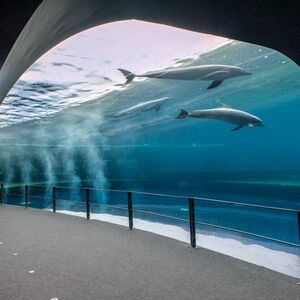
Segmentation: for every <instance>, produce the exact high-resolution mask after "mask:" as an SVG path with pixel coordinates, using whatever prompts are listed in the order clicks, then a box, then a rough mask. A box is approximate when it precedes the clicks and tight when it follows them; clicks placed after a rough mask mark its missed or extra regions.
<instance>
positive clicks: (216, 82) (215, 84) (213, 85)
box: [207, 80, 223, 90]
mask: <svg viewBox="0 0 300 300" xmlns="http://www.w3.org/2000/svg"><path fill="white" fill-rule="evenodd" d="M222 82H223V80H214V81H213V82H212V83H211V85H210V86H209V87H208V88H207V89H208V90H210V89H213V88H215V87H217V86H219V85H220V84H221V83H222Z"/></svg>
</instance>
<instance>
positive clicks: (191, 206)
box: [0, 183, 300, 248]
mask: <svg viewBox="0 0 300 300" xmlns="http://www.w3.org/2000/svg"><path fill="white" fill-rule="evenodd" d="M21 187H22V188H23V189H24V193H23V194H8V196H19V197H24V207H25V208H28V207H29V196H30V195H29V188H30V187H42V188H47V189H49V188H50V189H52V192H51V194H52V195H51V198H52V211H53V213H56V211H57V200H70V201H72V199H58V198H57V191H58V190H62V189H67V190H74V189H76V190H80V191H84V194H85V196H84V199H81V201H72V202H81V203H84V204H85V211H86V219H87V220H89V219H90V214H91V201H90V199H91V196H90V192H91V191H100V192H111V193H124V194H127V208H124V207H120V206H114V205H108V204H103V203H94V204H98V205H103V206H106V207H109V208H116V209H123V210H127V214H128V227H129V229H130V230H132V229H133V226H134V223H133V213H134V211H136V212H140V213H146V214H149V215H154V216H161V217H167V218H171V219H173V220H178V221H188V222H189V229H190V244H191V246H192V247H193V248H195V247H196V224H199V225H203V226H208V227H212V228H218V229H221V230H227V231H231V232H235V233H239V234H243V235H247V236H252V237H257V238H261V239H266V240H269V241H274V242H279V243H283V244H286V245H290V246H296V247H300V211H299V210H296V209H290V208H281V207H272V206H264V205H257V204H249V203H242V202H234V201H226V200H219V199H210V198H203V197H187V196H178V195H169V194H160V193H148V192H140V191H127V190H113V189H95V188H83V187H81V188H78V187H77V188H74V187H68V186H52V187H49V186H48V185H41V184H31V185H28V184H24V185H21ZM4 190H5V189H4V184H3V183H0V205H3V203H4ZM133 195H145V196H147V195H149V196H156V197H168V198H174V199H184V200H186V201H187V204H188V216H189V218H188V219H183V218H179V217H174V216H170V215H165V214H161V213H157V212H150V211H145V210H141V209H133V201H132V198H133ZM31 197H39V196H36V195H35V196H31ZM40 198H44V197H40ZM195 200H196V201H197V200H201V201H206V202H210V203H219V204H226V205H230V206H239V207H246V208H256V209H261V210H270V211H272V210H273V211H279V212H287V213H293V214H295V215H296V218H297V227H298V228H297V231H298V243H292V242H289V241H285V240H281V239H276V238H273V237H269V236H265V235H260V234H257V233H253V232H248V231H243V230H239V229H236V228H232V227H226V226H221V225H217V224H211V223H206V222H199V221H196V218H195Z"/></svg>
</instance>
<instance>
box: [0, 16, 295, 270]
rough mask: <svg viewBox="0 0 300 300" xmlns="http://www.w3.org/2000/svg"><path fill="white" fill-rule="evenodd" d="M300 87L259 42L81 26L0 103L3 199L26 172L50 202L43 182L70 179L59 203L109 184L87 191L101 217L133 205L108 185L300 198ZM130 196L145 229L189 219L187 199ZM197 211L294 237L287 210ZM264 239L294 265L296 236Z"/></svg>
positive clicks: (286, 203)
mask: <svg viewBox="0 0 300 300" xmlns="http://www.w3.org/2000/svg"><path fill="white" fill-rule="evenodd" d="M119 69H121V70H119ZM244 75H246V76H244ZM299 87H300V69H299V66H298V65H296V64H295V63H294V62H293V61H291V60H290V59H289V58H287V57H286V56H284V55H282V54H281V53H279V52H277V51H275V50H272V49H268V48H265V47H262V46H259V45H254V44H249V43H244V42H240V41H235V40H230V39H226V38H223V37H217V36H212V35H207V34H202V33H197V32H191V31H187V30H182V29H178V28H174V27H169V26H165V25H160V24H153V23H147V22H143V21H137V20H130V21H120V22H114V23H109V24H105V25H101V26H97V27H94V28H91V29H88V30H86V31H83V32H81V33H79V34H76V35H74V36H73V37H71V38H68V39H67V40H65V41H63V42H61V43H60V44H58V45H57V46H55V47H54V48H52V49H51V50H49V51H48V52H47V53H46V54H44V55H43V56H42V57H41V58H40V59H38V60H37V61H36V62H35V63H34V64H33V65H32V66H31V67H30V68H29V69H28V70H27V71H26V72H25V73H24V74H23V75H22V77H21V78H20V79H19V81H18V82H17V83H16V84H15V85H14V87H13V88H12V89H11V91H10V92H9V94H8V95H7V97H6V98H5V100H4V102H3V104H2V105H1V106H0V113H1V116H0V126H1V130H0V138H1V145H0V147H1V157H0V168H1V174H0V179H1V181H2V182H4V184H5V201H6V202H7V203H10V204H20V205H21V204H22V203H23V202H24V200H23V193H24V191H23V185H24V184H41V185H43V186H41V187H38V186H36V187H32V188H31V190H30V193H31V196H30V205H31V206H32V207H39V208H48V207H50V206H51V189H50V188H51V187H52V186H54V185H57V186H67V187H72V190H69V189H68V190H63V189H61V190H60V191H59V192H58V200H59V199H60V201H58V204H57V205H58V209H60V210H64V211H73V212H77V213H80V212H84V209H85V207H84V205H83V204H82V203H81V202H80V199H81V197H82V195H81V192H80V190H79V188H80V187H91V188H94V189H103V190H101V191H98V192H96V191H94V192H92V194H91V202H92V213H94V214H95V215H96V214H99V215H101V214H102V217H103V218H104V216H105V218H106V219H105V220H109V219H110V220H113V218H114V217H116V216H121V217H122V216H125V215H126V214H127V212H126V211H124V210H122V209H117V208H115V206H117V207H125V206H126V205H127V204H126V203H127V202H126V201H127V198H126V195H125V194H124V193H118V192H109V191H106V190H109V189H110V190H126V191H139V192H149V193H160V194H169V195H176V196H186V197H187V198H188V197H189V196H195V197H203V198H209V199H219V200H227V201H232V202H237V203H248V204H257V205H262V206H271V207H279V208H285V209H291V210H295V211H297V210H298V211H299V210H300V198H299V193H300V139H299V133H298V132H299V129H300V123H299V110H300V102H299V99H300V89H299ZM47 187H48V188H47ZM20 195H21V196H22V197H21V196H20ZM100 204H103V206H101V205H100ZM105 205H108V206H105ZM109 205H112V206H113V207H111V206H109ZM133 205H134V207H135V208H138V209H140V212H138V211H137V212H136V213H135V215H134V217H135V218H136V219H138V220H144V221H147V222H149V223H148V225H147V226H148V228H149V230H151V228H155V226H156V225H155V224H167V225H172V226H173V229H174V228H177V229H178V228H180V229H183V230H185V229H186V228H187V227H188V223H186V222H184V221H182V222H181V221H180V219H181V218H182V219H187V218H188V209H187V205H188V204H187V201H186V200H184V199H183V198H167V197H162V196H161V197H160V196H157V195H156V196H153V195H152V196H151V195H146V194H134V195H133ZM143 211H149V212H153V213H157V214H152V215H148V214H146V213H143ZM160 214H164V215H169V216H173V217H176V218H178V219H168V218H165V217H163V216H160ZM109 216H110V217H109ZM196 219H197V220H198V221H201V222H203V223H209V224H215V225H219V226H224V227H230V228H234V229H236V230H242V231H247V232H252V233H255V234H257V235H264V236H268V237H271V238H274V239H279V240H283V241H286V242H288V243H291V244H299V233H298V225H297V213H294V212H292V211H277V210H264V209H257V208H251V207H242V206H240V205H238V204H237V205H227V204H226V203H218V202H208V201H205V200H199V201H196ZM115 220H116V219H115ZM197 231H198V232H201V233H202V236H205V235H206V236H207V237H214V238H215V239H217V237H220V238H228V239H229V238H230V239H236V240H238V239H242V235H239V234H236V235H235V236H233V235H229V233H228V232H227V231H226V230H221V229H217V228H211V227H206V226H205V225H202V226H200V225H197ZM176 232H177V231H175V233H174V234H175V235H176V234H177V233H176ZM178 234H179V233H178ZM170 236H171V235H170ZM173 237H174V235H173ZM175 238H176V236H175ZM200 241H201V238H200ZM256 242H257V243H259V242H262V241H261V239H260V238H255V237H252V238H251V242H249V241H248V242H247V243H248V244H250V243H254V244H255V243H256ZM211 243H213V242H211ZM215 243H218V242H217V240H216V241H215ZM263 243H264V246H265V247H270V248H272V249H274V248H276V249H279V248H280V247H282V248H280V251H282V249H284V252H285V253H291V254H293V255H294V256H293V257H294V258H293V259H294V260H293V264H294V266H295V269H296V268H298V267H299V265H300V263H299V250H298V248H297V247H293V246H287V245H286V246H284V245H282V246H279V245H277V244H276V243H274V242H267V241H264V242H263ZM203 246H205V245H203ZM208 247H209V246H208ZM228 247H229V246H228ZM278 247H279V248H278ZM214 249H219V248H218V246H216V248H214ZM219 250H220V249H219ZM228 253H229V254H230V251H229V252H228ZM295 257H296V258H295ZM286 264H288V263H286ZM295 272H296V271H295ZM298 272H299V271H298Z"/></svg>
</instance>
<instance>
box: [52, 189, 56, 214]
mask: <svg viewBox="0 0 300 300" xmlns="http://www.w3.org/2000/svg"><path fill="white" fill-rule="evenodd" d="M52 209H53V212H54V213H56V187H55V186H54V187H53V188H52Z"/></svg>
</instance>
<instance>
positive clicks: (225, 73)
mask: <svg viewBox="0 0 300 300" xmlns="http://www.w3.org/2000/svg"><path fill="white" fill-rule="evenodd" d="M118 70H119V71H120V72H122V73H123V75H124V76H125V78H126V82H125V84H127V83H129V82H130V81H132V80H133V79H134V78H135V77H148V78H160V79H178V80H205V81H212V83H211V84H210V85H209V87H208V88H207V89H213V88H215V87H217V86H219V85H220V84H221V83H222V82H223V81H224V80H225V79H228V78H233V77H238V76H243V75H250V74H251V73H250V72H248V71H247V70H245V69H242V68H239V67H235V66H227V65H202V66H194V67H185V68H170V69H165V70H161V71H151V72H147V73H145V74H138V75H136V74H134V73H132V72H130V71H127V70H124V69H118Z"/></svg>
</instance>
